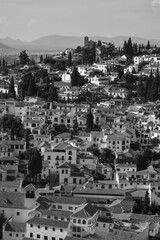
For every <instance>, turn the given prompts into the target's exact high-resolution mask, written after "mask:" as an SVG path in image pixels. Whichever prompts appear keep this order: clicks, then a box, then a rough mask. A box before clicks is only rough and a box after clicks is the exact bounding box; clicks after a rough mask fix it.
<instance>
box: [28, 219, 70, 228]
mask: <svg viewBox="0 0 160 240" xmlns="http://www.w3.org/2000/svg"><path fill="white" fill-rule="evenodd" d="M27 223H29V224H37V225H38V224H39V225H43V226H51V227H57V228H67V227H68V224H69V222H68V221H56V220H52V219H48V218H40V217H34V218H32V219H30V220H28V221H27Z"/></svg>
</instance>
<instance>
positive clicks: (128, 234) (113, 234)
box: [107, 230, 137, 240]
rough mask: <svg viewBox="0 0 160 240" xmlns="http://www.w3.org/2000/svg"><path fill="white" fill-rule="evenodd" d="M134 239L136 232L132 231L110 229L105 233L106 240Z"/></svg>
mask: <svg viewBox="0 0 160 240" xmlns="http://www.w3.org/2000/svg"><path fill="white" fill-rule="evenodd" d="M124 239H126V240H136V239H137V233H135V232H132V231H118V230H112V231H110V232H109V233H108V234H107V240H124Z"/></svg>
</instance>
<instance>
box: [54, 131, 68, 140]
mask: <svg viewBox="0 0 160 240" xmlns="http://www.w3.org/2000/svg"><path fill="white" fill-rule="evenodd" d="M70 137H71V133H69V132H64V133H61V134H58V135H56V136H55V137H54V138H64V139H65V138H70Z"/></svg>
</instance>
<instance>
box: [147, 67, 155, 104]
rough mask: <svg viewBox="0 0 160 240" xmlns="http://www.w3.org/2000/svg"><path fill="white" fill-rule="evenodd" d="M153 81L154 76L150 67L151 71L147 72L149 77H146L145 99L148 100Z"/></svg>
mask: <svg viewBox="0 0 160 240" xmlns="http://www.w3.org/2000/svg"><path fill="white" fill-rule="evenodd" d="M153 81H154V76H153V72H152V69H151V72H150V74H149V78H148V84H147V100H150V95H151V87H152V84H153Z"/></svg>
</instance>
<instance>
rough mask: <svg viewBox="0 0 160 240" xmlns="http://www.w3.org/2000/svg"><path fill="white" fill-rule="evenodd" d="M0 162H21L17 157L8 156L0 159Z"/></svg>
mask: <svg viewBox="0 0 160 240" xmlns="http://www.w3.org/2000/svg"><path fill="white" fill-rule="evenodd" d="M0 161H6V162H7V161H14V162H19V159H18V158H16V157H8V156H6V157H5V156H3V157H0Z"/></svg>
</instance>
